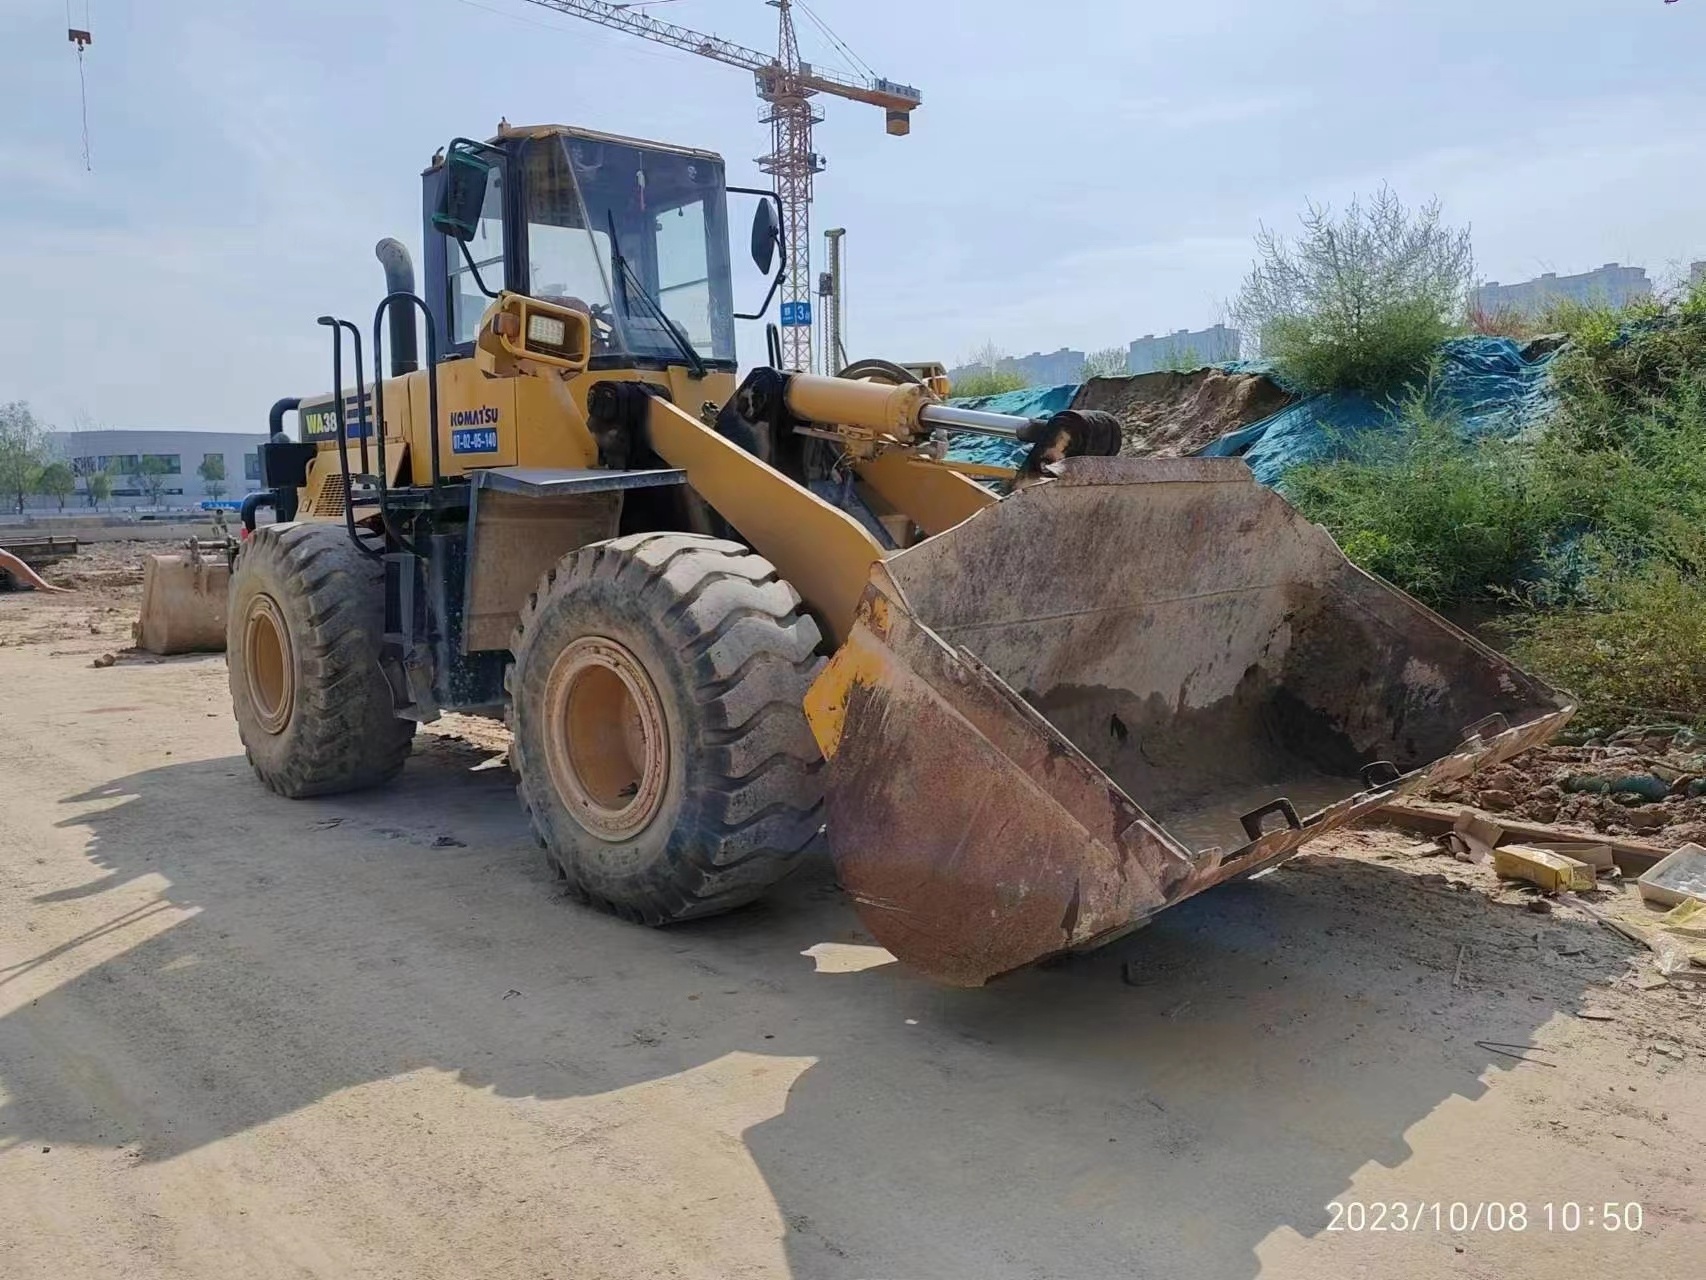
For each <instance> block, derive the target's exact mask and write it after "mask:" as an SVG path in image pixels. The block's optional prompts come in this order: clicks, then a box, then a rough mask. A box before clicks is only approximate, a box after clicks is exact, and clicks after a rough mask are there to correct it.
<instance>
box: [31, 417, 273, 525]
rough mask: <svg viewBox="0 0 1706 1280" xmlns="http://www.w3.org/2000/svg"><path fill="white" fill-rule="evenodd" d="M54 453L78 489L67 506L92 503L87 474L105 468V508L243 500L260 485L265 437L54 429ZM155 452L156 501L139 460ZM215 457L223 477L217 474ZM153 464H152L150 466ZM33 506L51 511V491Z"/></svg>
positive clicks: (254, 434) (174, 506)
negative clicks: (107, 489) (108, 492)
mask: <svg viewBox="0 0 1706 1280" xmlns="http://www.w3.org/2000/svg"><path fill="white" fill-rule="evenodd" d="M50 438H51V440H52V445H53V451H54V454H55V456H56V457H57V458H59V459H62V460H64V461H66V462H68V463H70V464H71V471H72V474H73V475H74V476H76V478H77V491H76V492H75V493H74V494H72V495H71V497H69V498H67V499H66V502H65V510H66V511H67V512H70V511H72V510H73V509H77V510H87V509H88V508H89V507H90V506H91V505H92V503H91V501H90V498H89V493H88V488H87V477H89V476H90V475H93V474H95V473H96V472H101V471H104V472H106V473H107V475H108V476H109V477H110V479H111V483H112V496H111V498H110V499H108V501H106V502H103V503H102V504H101V505H102V507H103V508H108V507H110V508H112V509H114V510H119V511H125V510H130V509H133V508H138V507H154V506H156V505H158V506H159V507H161V508H166V509H173V510H184V509H189V508H194V507H199V506H200V505H201V504H202V503H203V502H204V501H206V500H209V499H215V500H221V501H225V502H232V501H241V500H242V498H243V497H244V496H245V495H247V494H251V493H254V492H255V491H256V490H257V489H259V488H260V487H261V460H260V454H259V453H258V452H257V451H258V450H259V448H260V446H261V445H262V444H264V443H265V442H266V436H265V434H264V433H261V432H248V431H130V430H110V431H56V432H54V433H52V436H51V437H50ZM147 458H158V459H159V460H160V463H161V464H163V473H162V474H161V476H160V479H161V480H162V481H163V483H162V485H161V491H160V495H159V499H160V500H159V503H158V504H155V503H154V501H153V500H152V497H151V495H150V493H149V491H148V486H147V484H146V483H145V477H144V475H143V460H144V459H147ZM212 459H218V460H219V464H220V465H221V466H223V469H224V473H225V474H224V478H223V479H217V478H215V479H212V480H210V479H208V478H207V477H206V475H204V471H205V472H207V473H211V474H213V475H215V476H217V474H218V471H219V469H220V467H219V466H215V465H211V460H212ZM150 469H155V468H150ZM28 505H29V507H30V509H32V510H35V511H43V510H46V511H53V510H56V509H57V508H58V506H59V500H58V499H57V498H54V497H48V496H45V495H37V496H35V497H32V498H31V499H30V500H29V504H28Z"/></svg>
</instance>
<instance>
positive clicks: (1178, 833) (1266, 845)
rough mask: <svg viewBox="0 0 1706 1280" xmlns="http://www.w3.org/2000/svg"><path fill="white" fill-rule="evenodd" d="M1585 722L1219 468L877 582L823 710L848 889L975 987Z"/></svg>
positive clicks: (995, 528) (905, 558)
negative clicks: (1575, 720)
mask: <svg viewBox="0 0 1706 1280" xmlns="http://www.w3.org/2000/svg"><path fill="white" fill-rule="evenodd" d="M1572 710H1573V707H1571V706H1570V705H1569V704H1568V702H1566V701H1565V700H1564V699H1563V698H1562V697H1561V696H1560V695H1558V694H1557V693H1555V692H1554V691H1553V690H1551V689H1549V688H1547V687H1546V686H1545V685H1543V684H1541V683H1540V682H1539V681H1537V680H1535V679H1534V678H1533V677H1531V676H1529V675H1526V674H1525V673H1523V672H1522V671H1520V670H1519V669H1517V668H1516V667H1515V666H1513V665H1512V664H1511V663H1510V662H1508V661H1507V660H1506V659H1504V658H1503V657H1501V656H1500V655H1499V654H1497V653H1495V652H1493V651H1492V650H1491V649H1488V648H1487V647H1486V646H1484V645H1482V644H1480V643H1478V642H1477V641H1475V640H1473V639H1471V638H1470V637H1469V636H1467V635H1465V634H1464V633H1463V632H1461V631H1459V630H1457V629H1456V628H1455V627H1453V626H1451V625H1450V624H1449V623H1447V622H1446V621H1445V620H1444V619H1443V618H1441V617H1439V616H1438V615H1437V614H1435V613H1433V612H1432V611H1430V610H1429V609H1427V608H1425V607H1423V606H1422V605H1420V604H1418V603H1417V602H1416V601H1415V600H1413V599H1411V598H1410V597H1409V596H1407V595H1405V594H1404V593H1402V592H1401V591H1399V590H1397V589H1396V588H1394V587H1391V586H1389V585H1387V584H1386V583H1384V582H1382V581H1380V580H1379V579H1377V578H1374V577H1372V576H1370V575H1369V574H1367V573H1364V572H1363V571H1362V570H1360V569H1358V568H1356V567H1355V566H1354V565H1352V564H1351V563H1350V562H1349V561H1348V560H1346V559H1345V557H1344V555H1343V554H1342V553H1341V552H1340V551H1339V549H1338V547H1337V546H1336V545H1335V544H1334V543H1333V540H1332V538H1331V537H1329V536H1328V534H1327V533H1326V531H1325V530H1323V529H1321V528H1319V527H1318V526H1315V525H1312V524H1310V523H1309V522H1308V521H1307V520H1305V519H1304V518H1303V517H1302V516H1300V515H1299V514H1298V513H1297V512H1296V511H1295V510H1294V509H1293V508H1292V507H1291V506H1290V505H1288V504H1287V503H1286V502H1285V501H1284V499H1282V498H1281V497H1280V496H1279V495H1278V494H1276V493H1274V492H1273V491H1272V490H1270V489H1268V488H1266V487H1264V486H1262V485H1258V484H1257V483H1256V482H1255V481H1254V480H1253V479H1252V478H1251V476H1250V472H1249V470H1248V469H1247V468H1246V467H1245V466H1244V464H1243V463H1242V462H1240V461H1238V460H1236V459H1219V458H1162V459H1125V458H1076V459H1069V460H1068V461H1067V462H1066V463H1065V464H1064V466H1063V467H1062V469H1061V475H1060V476H1059V478H1057V479H1054V480H1050V481H1046V482H1044V483H1041V484H1038V485H1035V486H1033V487H1030V488H1027V489H1024V490H1022V491H1020V492H1018V493H1015V494H1014V495H1012V496H1011V497H1008V498H1006V499H1004V500H1002V501H1001V502H999V503H997V504H995V505H993V506H991V507H989V508H987V509H985V510H984V511H982V512H979V513H978V514H977V515H974V516H972V517H971V518H970V519H968V520H966V521H964V522H963V523H961V524H959V525H957V526H956V527H954V528H952V529H950V530H948V531H947V532H945V533H942V534H938V535H937V536H936V537H933V538H930V539H929V540H927V541H925V542H922V543H920V544H919V545H917V546H915V547H913V548H911V549H909V550H906V551H901V552H898V553H896V554H894V555H892V556H891V557H889V558H888V559H887V560H884V561H881V562H879V563H878V564H877V565H875V566H873V569H872V574H871V580H870V582H869V584H868V586H867V588H866V591H865V594H864V597H863V599H862V600H861V603H860V608H859V614H858V618H857V621H856V622H855V624H854V627H853V629H852V631H851V633H850V634H849V637H848V639H847V641H846V643H845V644H844V645H843V646H842V647H841V649H840V650H838V651H837V653H836V655H835V657H834V658H833V659H832V660H831V661H830V663H829V664H828V665H827V666H826V668H825V670H824V672H823V674H822V675H821V676H820V677H819V679H818V681H817V683H816V684H815V685H814V686H813V688H812V691H811V694H810V696H809V698H808V700H807V712H808V715H809V716H810V718H811V721H812V727H813V730H814V732H815V733H816V734H817V736H818V739H819V742H820V744H821V745H822V746H823V748H824V752H825V755H826V756H828V757H829V762H828V765H827V784H828V822H829V828H828V830H829V840H830V848H831V851H832V853H833V856H834V858H835V863H836V867H837V870H838V872H839V875H840V878H841V881H842V883H843V885H844V886H845V887H846V889H847V891H848V892H849V894H850V895H851V897H852V898H853V901H854V902H855V904H856V905H857V909H858V911H859V913H860V915H861V917H862V919H863V920H864V922H865V924H866V926H867V927H868V928H869V930H870V932H871V933H872V934H873V935H874V936H875V938H876V940H877V941H878V942H880V943H881V944H882V945H883V946H885V947H887V948H888V949H889V950H890V951H891V952H893V953H894V954H895V956H896V957H898V958H899V959H901V960H902V961H905V962H907V963H909V964H911V965H913V966H915V967H917V968H919V969H921V970H923V971H924V972H926V973H928V974H930V975H932V976H934V977H936V978H938V979H940V980H943V981H945V982H949V983H953V984H958V985H965V986H974V985H977V984H980V983H982V982H984V981H986V980H988V979H989V978H992V977H995V976H996V975H999V974H1002V973H1006V972H1008V971H1009V970H1012V969H1015V968H1018V967H1020V966H1022V965H1026V964H1029V963H1031V962H1032V961H1035V960H1039V959H1042V958H1043V957H1046V956H1049V955H1053V954H1056V953H1059V952H1062V951H1069V950H1079V949H1083V948H1087V947H1092V946H1096V945H1099V944H1101V943H1103V942H1106V941H1109V940H1111V939H1112V938H1114V937H1117V936H1119V935H1120V934H1122V933H1125V932H1127V931H1129V930H1131V929H1133V928H1135V927H1136V926H1138V925H1140V924H1142V923H1144V922H1145V921H1146V920H1148V919H1149V918H1150V917H1151V916H1153V915H1154V914H1155V913H1156V912H1157V911H1160V910H1162V909H1163V908H1165V907H1167V906H1170V905H1172V904H1173V903H1175V902H1178V901H1180V900H1181V899H1183V898H1187V897H1189V896H1191V895H1192V894H1195V893H1198V892H1200V891H1201V890H1203V889H1206V888H1209V887H1210V886H1212V885H1215V884H1218V883H1220V882H1221V881H1224V880H1228V879H1232V878H1234V877H1239V876H1246V875H1249V874H1250V873H1252V872H1255V871H1258V870H1261V869H1263V868H1266V867H1269V866H1273V865H1274V864H1276V863H1278V862H1281V861H1283V860H1284V859H1286V858H1288V857H1290V856H1291V855H1292V854H1294V853H1295V852H1296V851H1297V850H1298V848H1299V847H1300V846H1301V845H1303V844H1304V843H1305V842H1306V841H1308V840H1310V839H1312V838H1314V837H1315V836H1318V835H1321V834H1322V833H1324V832H1327V831H1331V830H1332V829H1333V828H1335V827H1338V826H1341V825H1343V824H1344V823H1346V822H1348V821H1350V820H1351V819H1353V818H1356V817H1357V816H1359V815H1361V814H1365V813H1368V812H1369V811H1371V810H1373V809H1375V808H1377V807H1379V806H1380V805H1382V804H1384V803H1386V802H1387V801H1390V800H1391V799H1393V798H1394V797H1395V796H1398V795H1401V794H1404V793H1408V792H1413V791H1418V790H1420V789H1422V788H1424V787H1426V786H1428V785H1430V784H1431V783H1434V782H1437V781H1442V780H1444V779H1447V778H1451V777H1460V776H1462V775H1464V774H1467V773H1469V772H1471V771H1473V770H1475V769H1478V768H1481V767H1483V766H1485V765H1488V764H1491V763H1493V762H1495V761H1498V760H1503V759H1505V758H1507V757H1509V756H1511V755H1514V754H1515V753H1516V752H1518V751H1520V750H1523V749H1524V748H1526V747H1529V746H1531V745H1534V744H1536V743H1539V742H1542V741H1544V740H1545V739H1546V738H1547V737H1549V736H1550V735H1551V734H1552V733H1553V732H1555V731H1556V730H1557V729H1558V728H1559V727H1560V726H1561V725H1562V724H1563V723H1564V722H1565V721H1566V720H1567V719H1568V718H1569V716H1570V713H1571V711H1572Z"/></svg>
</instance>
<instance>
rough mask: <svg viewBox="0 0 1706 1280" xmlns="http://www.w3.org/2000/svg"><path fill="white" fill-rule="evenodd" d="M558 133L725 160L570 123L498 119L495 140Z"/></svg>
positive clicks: (667, 143) (570, 136)
mask: <svg viewBox="0 0 1706 1280" xmlns="http://www.w3.org/2000/svg"><path fill="white" fill-rule="evenodd" d="M552 135H557V136H561V137H565V138H581V139H584V140H586V141H588V142H614V143H617V144H619V145H621V146H625V147H639V148H641V149H642V150H646V151H667V152H669V153H671V154H672V155H678V156H692V157H694V158H695V159H699V160H714V161H715V162H716V163H718V164H722V163H723V158H722V156H720V155H718V154H717V153H716V152H715V151H704V150H701V149H700V148H698V147H680V146H676V145H675V144H674V143H671V142H651V141H648V140H647V139H645V138H629V137H624V136H623V135H622V134H619V133H600V132H599V131H598V130H596V129H582V128H579V127H577V126H575V125H570V124H524V125H516V124H510V123H509V121H507V120H501V121H499V122H498V132H497V135H496V136H495V137H494V138H493V139H492V141H493V142H494V143H496V142H500V141H502V140H503V139H505V138H546V137H551V136H552Z"/></svg>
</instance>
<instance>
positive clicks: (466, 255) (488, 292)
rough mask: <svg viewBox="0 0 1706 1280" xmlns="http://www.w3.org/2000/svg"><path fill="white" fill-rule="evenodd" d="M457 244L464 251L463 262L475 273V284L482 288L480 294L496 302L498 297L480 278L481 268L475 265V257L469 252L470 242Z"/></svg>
mask: <svg viewBox="0 0 1706 1280" xmlns="http://www.w3.org/2000/svg"><path fill="white" fill-rule="evenodd" d="M456 243H457V245H458V246H459V247H460V248H461V250H462V261H464V262H466V263H467V264H468V270H469V271H471V272H473V274H474V283H475V284H476V285H478V286H479V287H480V292H481V293H483V294H485V295H486V296H487V297H488V298H492V299H494V300H495V299H496V298H497V296H498V295H497V294H495V293H493V292H492V291H491V290H490V289H488V288H486V282H485V280H483V279H482V278H481V277H480V268H479V267H477V266H475V265H474V255H473V254H471V253H469V252H468V242H467V241H466V240H458V241H457V242H456Z"/></svg>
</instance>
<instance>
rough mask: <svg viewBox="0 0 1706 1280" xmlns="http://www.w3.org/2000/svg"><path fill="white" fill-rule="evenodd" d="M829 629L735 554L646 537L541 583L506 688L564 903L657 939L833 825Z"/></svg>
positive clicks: (575, 562)
mask: <svg viewBox="0 0 1706 1280" xmlns="http://www.w3.org/2000/svg"><path fill="white" fill-rule="evenodd" d="M819 640H820V635H819V632H818V628H817V624H816V623H815V622H813V621H812V619H811V618H810V617H809V616H807V615H806V614H804V613H803V612H802V611H801V607H800V597H799V595H798V593H797V592H795V590H794V589H793V588H792V587H791V586H789V585H788V583H786V582H784V581H782V580H781V579H780V578H778V577H777V576H776V570H775V569H774V567H772V566H771V564H770V562H769V561H767V560H765V559H763V558H762V557H760V556H757V555H754V554H753V553H752V552H750V551H749V550H747V548H745V547H743V546H741V545H740V544H739V543H735V542H727V541H723V540H721V539H716V538H708V537H703V536H701V535H697V534H682V533H647V534H635V535H632V536H629V537H624V538H616V539H613V540H611V541H609V542H601V543H595V544H593V545H592V546H588V547H583V548H581V549H580V550H578V551H575V552H572V553H571V554H569V555H568V556H565V557H564V558H563V560H562V561H560V562H559V563H558V565H557V566H556V568H554V569H553V570H551V571H550V572H549V573H547V574H546V575H545V577H544V579H543V580H542V581H541V582H540V584H539V588H538V590H537V591H536V592H535V593H534V594H533V596H532V597H531V598H530V599H529V601H528V603H527V605H526V606H525V607H524V608H523V610H522V613H521V619H520V624H519V626H518V627H517V629H516V633H515V636H514V638H513V639H512V642H511V646H510V647H511V649H512V651H513V653H514V655H515V661H514V663H513V664H512V665H511V667H510V670H509V673H508V677H507V679H506V685H507V688H508V692H509V708H510V727H511V729H512V730H513V732H514V737H515V744H514V755H515V762H516V768H517V772H518V773H519V775H520V779H521V782H520V787H519V791H520V794H521V798H522V801H523V803H524V804H525V805H526V807H527V810H528V814H529V816H530V817H531V819H532V822H533V828H534V832H535V834H536V835H537V836H538V838H539V841H540V843H541V844H543V845H544V847H545V850H546V855H547V858H548V859H549V861H550V863H551V866H552V867H553V869H554V870H555V871H556V872H557V874H558V876H559V877H560V878H561V879H562V881H563V882H564V883H565V885H566V886H567V888H568V889H569V891H570V892H571V893H572V894H573V895H574V896H576V897H578V898H580V899H581V900H583V901H586V902H589V903H591V904H593V905H595V906H598V907H600V908H602V909H604V910H607V911H611V912H614V913H615V914H618V915H622V916H625V917H627V918H629V919H633V920H638V921H641V922H643V923H646V924H666V923H670V922H673V921H677V920H685V919H690V918H693V917H696V916H706V915H714V914H717V913H719V912H723V911H728V910H730V909H732V908H734V907H737V906H740V905H742V904H744V903H747V902H750V901H752V900H753V899H754V898H757V897H758V896H759V895H761V894H762V893H763V892H764V891H765V890H766V889H768V888H769V887H770V886H771V885H773V884H775V883H776V882H777V881H778V880H780V879H781V878H782V877H783V876H785V875H787V874H788V873H789V872H790V871H792V870H793V869H794V867H795V866H796V865H797V864H798V862H799V859H800V856H801V855H802V854H803V853H804V851H805V850H806V849H807V847H808V846H810V845H811V844H812V842H813V841H814V839H815V838H816V836H817V833H818V831H819V829H820V828H821V826H822V823H823V814H822V806H823V785H822V763H823V762H822V757H821V756H820V754H819V752H818V749H817V744H816V742H815V741H814V740H813V738H812V736H811V731H810V729H809V727H808V725H807V723H806V718H805V712H804V710H803V708H802V703H803V700H804V698H805V692H806V689H807V687H808V686H809V685H810V684H811V681H812V678H813V676H814V675H815V674H816V673H817V670H818V667H819V666H820V662H821V660H820V659H819V657H818V656H817V647H818V643H819Z"/></svg>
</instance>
